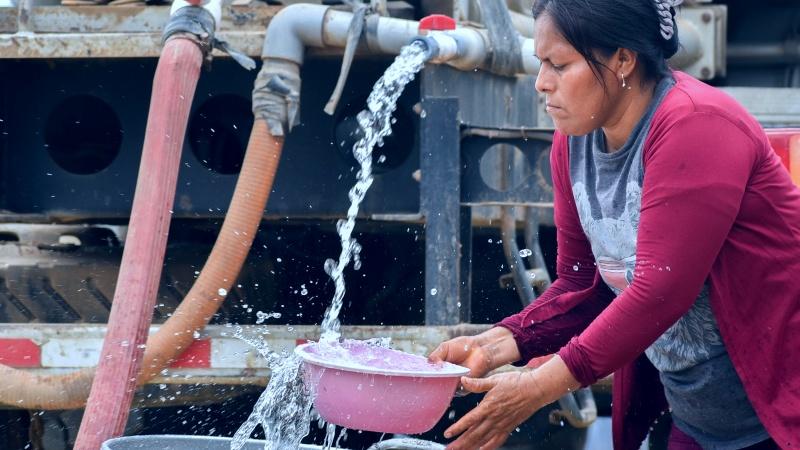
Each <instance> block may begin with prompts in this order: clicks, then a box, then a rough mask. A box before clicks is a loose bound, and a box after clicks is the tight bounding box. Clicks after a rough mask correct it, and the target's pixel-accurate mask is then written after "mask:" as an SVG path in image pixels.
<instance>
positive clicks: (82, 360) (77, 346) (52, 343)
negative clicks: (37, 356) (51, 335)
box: [41, 338, 103, 367]
mask: <svg viewBox="0 0 800 450" xmlns="http://www.w3.org/2000/svg"><path fill="white" fill-rule="evenodd" d="M41 348H42V367H94V366H96V365H97V362H98V361H100V351H101V350H102V348H103V340H102V339H71V338H65V339H50V340H48V341H47V343H45V344H44V345H42V346H41Z"/></svg>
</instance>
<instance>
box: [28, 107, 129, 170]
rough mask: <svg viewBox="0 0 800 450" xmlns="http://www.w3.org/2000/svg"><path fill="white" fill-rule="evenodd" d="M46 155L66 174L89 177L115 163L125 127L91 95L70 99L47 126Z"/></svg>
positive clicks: (49, 119)
mask: <svg viewBox="0 0 800 450" xmlns="http://www.w3.org/2000/svg"><path fill="white" fill-rule="evenodd" d="M44 139H45V144H46V146H47V152H48V154H49V155H50V157H51V158H52V159H53V161H55V162H56V164H58V166H59V167H61V168H62V169H64V170H66V171H67V172H70V173H74V174H79V175H88V174H93V173H97V172H100V171H101V170H103V169H105V168H106V167H108V166H109V165H111V163H112V162H113V161H114V159H115V158H116V157H117V154H119V150H120V145H121V144H122V126H121V125H120V121H119V118H118V117H117V114H116V113H115V112H114V110H113V109H112V108H111V106H109V105H108V104H107V103H106V102H104V101H103V100H101V99H99V98H97V97H94V96H91V95H76V96H74V97H70V98H68V99H66V100H64V101H63V102H61V103H59V104H58V106H56V107H55V109H53V111H52V112H51V113H50V116H49V117H48V118H47V122H46V123H45V131H44Z"/></svg>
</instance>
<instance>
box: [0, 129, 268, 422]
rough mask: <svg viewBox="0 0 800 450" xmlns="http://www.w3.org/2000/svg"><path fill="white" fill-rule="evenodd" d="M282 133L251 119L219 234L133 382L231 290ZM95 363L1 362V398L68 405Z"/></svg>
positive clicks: (82, 397)
mask: <svg viewBox="0 0 800 450" xmlns="http://www.w3.org/2000/svg"><path fill="white" fill-rule="evenodd" d="M282 149H283V139H282V138H276V137H273V136H271V135H270V133H269V131H268V128H267V123H266V121H264V120H263V119H256V120H255V123H254V124H253V130H252V132H251V134H250V141H249V143H248V145H247V152H246V154H245V158H244V163H243V164H242V170H241V172H240V174H239V179H238V181H237V184H236V190H235V191H234V194H233V199H232V200H231V204H230V207H229V209H228V213H227V215H226V217H225V221H224V223H223V225H222V229H221V231H220V233H219V238H218V239H217V242H216V243H215V244H214V248H213V249H212V251H211V254H210V256H209V258H208V260H207V261H206V264H205V266H204V267H203V270H202V271H201V272H200V275H199V277H198V279H197V281H196V282H195V284H194V286H192V289H191V290H190V291H189V293H188V294H187V295H186V298H184V300H183V302H181V304H180V306H179V307H178V309H177V310H176V311H175V313H174V314H173V315H172V317H170V318H169V320H167V322H166V323H164V324H163V325H162V326H161V328H160V329H159V330H158V332H156V333H155V334H153V335H152V336H150V339H149V340H148V341H147V348H146V350H145V352H144V357H143V359H142V365H141V368H142V370H141V372H140V375H139V377H138V380H137V382H138V384H139V385H141V384H144V383H146V382H147V381H148V380H149V379H151V378H152V377H153V376H155V375H157V374H159V372H161V370H163V369H164V368H165V367H167V366H168V365H169V364H170V362H171V361H172V360H174V359H175V358H176V357H178V356H179V355H180V354H181V353H182V352H183V351H184V350H185V349H186V348H187V347H188V346H189V345H190V344H191V343H192V340H193V337H194V333H195V331H199V330H202V329H203V327H205V326H206V325H207V324H208V321H209V320H210V319H211V317H212V316H213V315H214V314H215V313H216V311H217V310H218V309H219V306H220V305H221V304H222V301H223V300H224V298H223V297H221V296H220V295H219V289H220V288H222V289H225V290H227V291H230V288H231V286H232V285H233V283H234V281H235V280H236V277H237V276H238V273H239V270H240V269H241V267H242V264H243V263H244V260H245V258H246V257H247V253H248V252H249V250H250V246H251V245H252V242H253V237H254V236H255V233H256V230H257V229H258V225H259V223H260V221H261V217H262V215H263V211H264V207H265V206H266V203H267V198H268V197H269V193H270V191H271V190H272V183H273V180H274V178H275V173H276V171H277V168H278V161H279V160H280V155H281V150H282ZM94 373H95V369H83V370H79V371H75V372H71V373H68V374H63V375H36V374H32V373H30V372H27V371H23V370H18V369H14V368H11V367H8V366H3V365H0V379H2V380H3V382H2V383H0V403H3V404H6V405H11V406H14V407H17V408H22V409H73V408H81V407H83V406H84V404H85V403H86V400H87V398H88V396H89V390H90V388H91V384H92V379H93V377H94Z"/></svg>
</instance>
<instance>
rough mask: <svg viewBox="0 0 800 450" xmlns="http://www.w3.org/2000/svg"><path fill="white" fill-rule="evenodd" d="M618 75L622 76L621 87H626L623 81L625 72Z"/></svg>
mask: <svg viewBox="0 0 800 450" xmlns="http://www.w3.org/2000/svg"><path fill="white" fill-rule="evenodd" d="M619 75H620V76H621V77H622V87H623V88H626V87H628V85H627V84H626V83H625V74H624V73H620V74H619Z"/></svg>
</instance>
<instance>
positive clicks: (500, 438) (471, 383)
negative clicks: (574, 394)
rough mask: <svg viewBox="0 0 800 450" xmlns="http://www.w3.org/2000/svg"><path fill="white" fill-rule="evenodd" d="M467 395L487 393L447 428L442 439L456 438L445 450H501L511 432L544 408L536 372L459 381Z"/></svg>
mask: <svg viewBox="0 0 800 450" xmlns="http://www.w3.org/2000/svg"><path fill="white" fill-rule="evenodd" d="M461 384H462V386H463V387H464V389H466V390H467V391H469V392H475V393H480V392H486V395H485V396H484V398H483V400H481V402H480V403H479V404H478V406H476V407H475V409H473V410H472V411H470V412H469V413H467V414H466V415H465V416H464V417H462V418H461V419H460V420H459V421H458V422H456V423H455V424H453V425H452V426H451V427H450V428H448V429H447V430H446V431H445V433H444V436H445V437H446V438H448V439H450V438H451V437H453V436H458V435H460V436H459V438H458V439H457V440H456V441H454V442H452V443H451V444H450V445H448V446H447V449H448V450H475V449H480V450H492V449H496V448H498V447H500V446H501V445H502V444H503V442H505V441H506V439H508V436H509V435H510V434H511V432H512V431H513V430H514V429H516V428H517V426H518V425H519V424H521V423H522V422H524V421H525V420H526V419H527V418H528V417H530V416H531V415H533V413H534V412H536V411H537V410H538V409H539V408H541V407H542V406H544V404H545V403H542V400H541V398H542V397H543V396H542V392H541V391H540V389H539V385H538V382H537V380H536V376H535V372H532V371H524V372H506V373H501V374H497V375H493V376H491V377H489V378H483V379H480V378H467V377H463V378H462V379H461Z"/></svg>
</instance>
